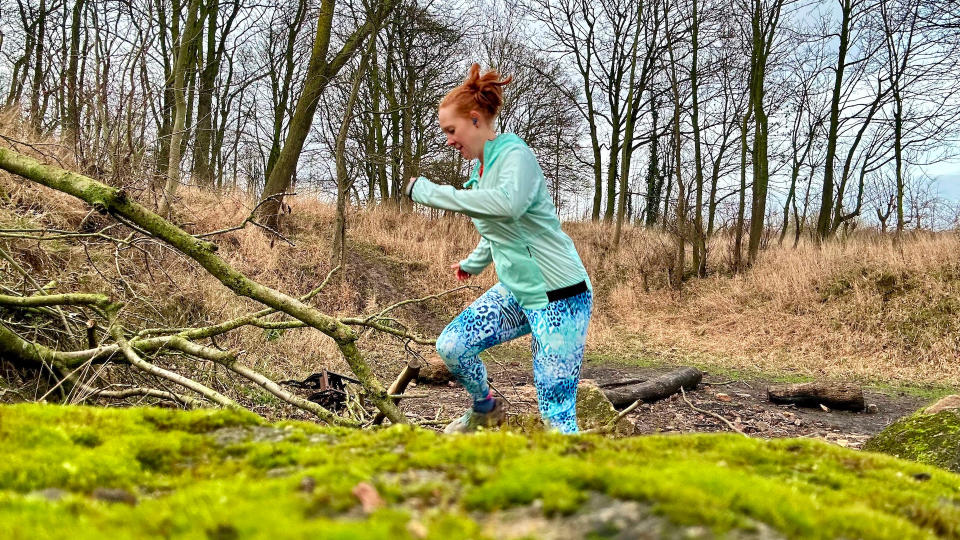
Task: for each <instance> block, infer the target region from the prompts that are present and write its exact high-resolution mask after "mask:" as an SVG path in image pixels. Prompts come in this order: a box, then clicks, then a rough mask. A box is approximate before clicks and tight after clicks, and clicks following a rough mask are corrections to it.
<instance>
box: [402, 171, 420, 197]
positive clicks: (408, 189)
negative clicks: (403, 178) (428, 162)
mask: <svg viewBox="0 0 960 540" xmlns="http://www.w3.org/2000/svg"><path fill="white" fill-rule="evenodd" d="M417 178H418V177H416V176H411V177H410V178H409V179H408V180H407V182H406V183H405V184H404V185H403V194H404V196H406V197H413V192H412V189H413V183H414V182H416V181H417Z"/></svg>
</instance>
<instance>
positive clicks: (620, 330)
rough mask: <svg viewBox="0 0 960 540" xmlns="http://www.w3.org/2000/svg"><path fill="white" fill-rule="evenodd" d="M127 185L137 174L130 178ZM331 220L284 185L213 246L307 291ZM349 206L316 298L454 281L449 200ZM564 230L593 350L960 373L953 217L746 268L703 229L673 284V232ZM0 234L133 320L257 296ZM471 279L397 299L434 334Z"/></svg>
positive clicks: (223, 206) (464, 222)
mask: <svg viewBox="0 0 960 540" xmlns="http://www.w3.org/2000/svg"><path fill="white" fill-rule="evenodd" d="M4 122H6V125H4ZM10 122H11V120H10V119H9V118H6V117H5V118H0V132H2V133H4V134H6V135H7V136H8V137H16V138H18V139H20V140H24V139H27V138H29V137H30V134H29V133H27V132H25V131H24V128H23V127H22V126H21V125H19V124H16V125H14V126H13V127H11V124H10ZM31 140H32V141H34V143H32V144H34V147H33V148H26V150H27V151H28V152H29V153H33V154H35V155H38V154H41V153H43V154H48V155H47V157H46V158H45V159H46V160H47V161H50V159H51V158H56V159H59V160H61V161H63V162H65V163H67V162H69V156H67V155H66V154H65V153H63V151H62V149H60V148H59V147H57V146H56V144H55V141H53V142H51V141H39V142H38V141H37V140H36V139H31ZM46 145H49V146H46ZM21 150H23V148H21ZM50 154H53V155H50ZM128 185H129V186H133V187H134V191H135V186H136V185H137V183H136V182H134V181H133V180H131V181H130V183H129V184H128ZM0 194H2V195H3V196H2V201H0V202H2V205H0V206H2V208H0V225H2V226H3V227H30V226H43V227H53V228H62V229H76V228H78V227H80V226H81V223H83V222H86V223H92V224H99V225H103V224H106V223H108V222H109V218H105V217H102V216H97V215H95V214H90V213H89V212H88V210H87V209H86V208H85V207H84V206H83V205H78V204H77V202H76V200H74V199H72V198H71V197H68V196H66V195H63V194H60V193H55V192H52V191H51V190H48V189H45V188H42V187H39V186H36V185H32V184H30V183H28V182H25V181H22V180H18V179H15V178H12V177H11V176H9V175H2V174H0ZM145 198H146V197H145V196H141V197H140V199H141V200H144V199H145ZM250 207H251V203H250V201H249V200H247V198H246V197H244V196H243V194H240V193H232V194H225V195H217V194H213V193H206V192H200V191H197V190H191V189H183V190H181V201H180V204H179V206H178V215H177V217H176V220H177V221H178V222H179V223H181V224H183V226H184V227H185V228H187V229H188V230H190V231H192V232H201V231H211V230H217V229H221V228H225V227H229V226H232V225H234V224H237V223H239V222H241V221H242V220H243V219H244V218H245V217H246V216H247V215H248V214H249V211H250ZM333 220H334V215H333V208H332V206H331V205H328V204H323V203H320V202H318V201H317V200H316V199H313V198H310V197H306V196H304V197H299V198H297V199H296V200H294V201H292V214H291V215H290V216H289V217H288V218H287V221H286V223H285V234H286V235H287V236H288V237H289V238H290V239H291V240H293V242H295V244H296V245H295V246H289V245H287V244H285V243H283V242H279V241H276V242H273V241H271V239H270V238H269V237H268V236H267V235H265V234H263V233H261V232H260V231H258V230H256V229H253V228H250V227H248V228H247V229H244V230H242V231H236V232H231V233H227V234H224V235H221V236H219V237H218V239H217V242H218V243H219V244H220V245H221V250H220V253H221V255H223V256H224V257H225V258H226V259H227V260H228V261H229V262H230V263H231V264H233V265H235V266H236V267H237V268H238V269H239V270H241V271H243V272H244V273H246V274H247V275H249V276H250V277H251V278H253V279H256V280H258V281H260V282H261V283H264V284H266V285H269V286H271V287H276V288H278V289H280V290H283V291H285V292H288V293H290V294H302V293H304V292H306V291H308V290H310V289H311V288H313V287H314V286H315V285H316V284H318V283H319V282H320V281H321V280H322V279H323V277H324V276H325V275H326V273H327V272H328V271H329V269H330V262H329V258H330V253H329V250H330V241H329V238H330V235H331V232H332V224H333ZM349 223H350V228H349V231H348V235H349V245H350V248H351V249H350V255H349V262H348V268H347V272H346V275H347V279H346V281H345V282H343V283H340V282H336V283H335V284H334V285H332V286H330V287H329V288H328V290H327V291H325V292H324V294H322V295H320V296H318V297H317V299H316V300H315V305H317V306H318V307H320V308H321V309H323V310H325V311H326V312H328V313H332V314H350V315H355V314H360V313H370V312H372V311H374V310H377V309H379V308H382V307H384V306H386V305H389V304H390V303H393V302H395V301H397V300H399V299H402V298H411V297H417V296H424V295H428V294H435V293H438V292H440V291H443V290H447V289H450V288H453V287H455V286H457V285H458V284H457V283H456V281H455V280H454V279H453V277H452V273H451V271H450V269H449V266H450V264H452V263H454V262H456V261H458V260H460V259H461V258H462V257H464V256H465V255H466V254H467V253H469V252H470V250H472V249H473V247H474V246H475V244H476V242H477V240H478V238H479V237H478V236H477V234H476V232H475V230H474V228H473V226H472V224H471V223H470V221H469V220H468V219H466V218H464V217H462V216H439V215H430V214H425V213H419V212H414V213H401V212H398V211H397V210H395V209H392V208H388V207H372V208H368V209H359V210H354V211H352V212H351V215H350V217H349ZM564 229H565V230H566V231H567V232H568V233H569V234H570V235H571V237H572V238H573V239H574V242H575V243H576V245H577V247H578V250H579V252H580V254H581V256H582V258H583V260H584V262H585V264H586V266H587V269H588V272H589V273H590V276H591V279H592V280H593V283H594V286H595V291H596V294H595V296H596V304H595V317H594V320H593V323H592V325H591V330H590V335H589V338H588V340H589V341H588V347H589V349H590V350H592V351H594V352H599V353H601V354H603V355H605V356H621V357H624V358H625V359H629V357H630V356H631V355H636V354H639V353H641V352H642V353H645V354H649V355H654V356H660V357H664V358H668V359H674V360H676V361H685V360H686V361H689V360H690V359H691V358H693V359H695V360H696V361H697V362H699V363H703V364H707V365H718V366H723V367H729V368H736V369H757V370H763V371H775V372H796V373H799V374H803V375H811V376H829V377H835V378H851V377H853V378H861V379H868V380H895V381H911V382H928V383H934V382H936V383H949V384H960V363H958V362H957V360H958V358H960V239H958V237H957V236H956V235H955V234H951V233H941V234H917V235H911V236H908V237H906V238H905V239H904V241H903V242H902V243H901V244H900V245H899V246H896V247H895V246H894V245H893V244H892V242H891V239H890V238H888V237H880V236H878V235H859V236H854V237H852V238H849V239H847V240H845V241H843V242H836V243H831V244H828V245H826V246H823V247H818V246H815V245H812V244H809V243H803V244H801V246H800V247H799V248H797V249H791V248H786V247H775V246H774V247H770V248H769V249H767V250H766V251H764V252H763V254H762V257H761V259H760V260H759V261H758V263H757V264H756V265H755V266H754V267H753V268H752V269H750V270H749V271H747V272H744V273H742V274H733V273H732V272H730V271H729V263H728V261H729V259H730V253H731V249H730V246H731V241H730V239H729V238H727V237H725V236H723V235H720V236H717V237H716V238H715V239H714V240H713V241H712V242H711V245H710V253H711V267H710V268H711V271H712V272H713V274H712V275H711V276H710V277H708V278H705V279H691V280H688V281H687V282H686V284H685V286H684V289H683V291H682V292H680V293H677V292H675V291H671V290H669V289H667V287H666V283H667V270H668V268H669V259H670V257H671V254H672V252H673V246H674V244H673V239H672V237H671V236H670V235H668V234H666V233H662V232H658V231H650V230H646V229H643V228H635V227H630V226H627V227H626V228H625V230H624V235H623V241H622V244H621V246H620V247H619V248H617V249H615V248H613V246H612V245H611V239H612V235H613V233H612V227H610V226H608V225H605V224H597V223H567V224H565V225H564ZM4 244H5V249H8V250H10V251H11V252H12V253H14V256H15V257H17V258H18V260H20V261H22V264H24V265H25V266H26V267H28V268H29V269H30V270H31V272H34V273H35V274H36V275H37V277H38V280H41V279H45V280H52V279H56V280H57V281H58V282H59V283H60V290H84V291H91V290H95V291H102V292H108V293H110V294H113V295H114V296H116V297H119V298H121V299H124V300H126V301H127V302H128V305H129V306H130V307H129V308H128V310H127V313H128V316H129V318H130V321H129V323H128V324H130V325H131V326H134V327H138V328H143V327H149V326H164V325H165V326H177V325H197V324H204V323H206V322H214V321H219V320H223V319H225V318H228V317H232V316H236V315H238V314H241V313H245V312H247V311H249V310H251V309H254V308H255V307H256V306H254V304H253V303H252V302H251V301H248V300H244V299H240V298H237V297H235V296H234V295H233V294H232V293H230V292H229V291H228V290H227V289H226V288H225V287H223V286H222V285H221V284H220V283H219V282H217V281H216V280H215V279H213V278H212V277H210V276H209V275H207V274H206V273H205V272H203V271H202V270H199V269H198V268H197V267H196V265H194V264H193V263H192V262H190V261H188V260H185V259H184V258H183V257H181V256H178V255H176V254H174V253H172V252H171V251H169V250H166V249H162V248H161V247H160V246H156V245H153V246H147V252H148V254H149V256H148V255H144V254H143V253H139V252H137V251H135V250H127V251H121V252H120V253H119V254H117V253H115V251H114V249H113V246H109V245H103V244H90V245H88V246H87V248H86V249H84V248H83V247H82V246H80V245H77V244H76V243H63V242H56V243H53V242H51V243H43V244H42V245H40V244H38V243H36V242H29V241H10V242H4ZM688 260H689V259H688ZM2 277H3V281H4V282H5V283H6V284H7V285H8V286H10V285H11V284H12V283H14V281H16V277H15V276H12V275H11V274H10V273H9V272H8V273H6V274H3V275H2ZM495 279H496V277H495V274H494V272H493V271H491V270H488V271H487V272H485V273H484V274H483V275H481V276H478V277H476V278H474V279H472V280H471V281H470V282H469V283H470V284H473V285H477V286H478V287H480V288H486V287H489V286H490V285H492V284H493V283H494V281H495ZM477 294H479V293H478V292H466V293H458V294H456V295H451V296H450V297H446V298H443V299H441V300H439V301H432V302H430V303H428V304H426V305H424V306H422V307H418V308H413V309H408V310H405V311H402V312H401V314H400V315H401V318H403V319H404V320H405V321H406V322H407V323H409V324H411V325H412V326H413V327H415V328H417V329H419V330H422V331H423V332H425V333H433V334H435V333H437V332H438V331H439V330H440V329H441V328H442V327H443V325H444V324H445V323H446V322H447V321H448V320H449V319H450V318H451V317H452V316H453V315H454V314H456V313H457V312H458V311H459V310H460V309H462V308H463V307H464V306H465V305H467V304H468V303H469V302H470V301H471V300H472V299H473V298H475V297H476V296H477ZM636 336H640V337H639V339H637V338H636ZM220 345H222V346H228V347H232V348H235V349H240V350H243V351H245V358H246V361H247V362H249V363H250V364H251V365H253V366H255V367H257V368H260V369H264V370H265V371H267V372H268V373H271V374H273V375H275V376H281V377H288V376H299V375H303V374H305V373H309V372H312V371H316V370H317V369H318V368H320V367H334V368H340V369H344V368H345V366H343V365H342V364H340V360H339V355H338V353H337V350H336V347H335V346H334V344H333V343H332V342H331V341H330V340H329V339H327V338H326V337H325V336H323V335H321V334H320V333H319V332H313V331H307V330H295V331H289V332H287V333H286V334H285V335H284V336H283V337H282V338H281V339H278V340H272V341H268V340H267V339H266V335H265V334H264V332H263V331H261V330H254V329H246V330H242V331H239V332H235V333H234V334H232V335H230V336H228V337H227V338H225V339H224V340H223V341H221V342H220ZM363 345H364V346H365V350H367V351H368V354H369V355H370V357H371V358H372V359H374V360H375V362H376V363H379V364H380V365H385V364H386V365H391V366H396V365H398V364H399V361H400V360H402V359H403V352H402V347H401V345H400V344H398V343H397V342H396V341H395V340H391V339H386V338H382V337H377V336H368V337H366V338H365V341H364V343H363Z"/></svg>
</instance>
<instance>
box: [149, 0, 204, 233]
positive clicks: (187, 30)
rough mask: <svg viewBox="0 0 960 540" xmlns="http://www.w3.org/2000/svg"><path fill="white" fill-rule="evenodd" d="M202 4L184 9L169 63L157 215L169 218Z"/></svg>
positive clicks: (195, 0)
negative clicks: (169, 115) (169, 120)
mask: <svg viewBox="0 0 960 540" xmlns="http://www.w3.org/2000/svg"><path fill="white" fill-rule="evenodd" d="M201 3H202V0H190V4H189V6H188V7H187V22H186V23H185V24H184V26H183V32H182V33H181V34H180V43H179V46H178V47H177V49H176V58H175V59H174V62H173V99H174V113H173V128H172V131H171V133H170V146H169V150H168V151H169V152H170V155H169V159H168V161H167V182H166V185H165V186H164V188H163V202H162V204H161V206H160V214H161V215H165V216H169V215H170V211H171V205H172V204H173V197H174V195H175V194H176V191H177V186H179V185H180V156H181V151H182V146H181V145H182V143H183V133H184V129H185V127H186V126H185V122H186V119H187V98H186V95H185V91H184V90H185V86H186V84H187V81H186V75H187V70H188V68H189V63H190V60H192V59H194V54H193V47H192V45H193V42H194V41H195V40H196V39H197V37H198V36H199V35H200V30H201V29H202V27H203V18H202V15H201V10H200V5H201Z"/></svg>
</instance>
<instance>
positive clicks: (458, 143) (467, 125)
mask: <svg viewBox="0 0 960 540" xmlns="http://www.w3.org/2000/svg"><path fill="white" fill-rule="evenodd" d="M474 115H476V116H474ZM437 117H438V120H439V121H440V129H441V130H443V134H444V135H446V137H447V146H452V147H454V148H456V149H457V150H459V151H460V154H461V155H462V156H463V157H464V159H476V158H478V157H480V153H481V152H482V151H483V145H484V143H486V142H487V137H486V135H487V133H486V132H487V130H486V129H484V128H485V127H486V126H485V122H484V121H483V119H482V118H480V115H479V114H477V112H476V111H470V114H469V115H463V114H458V113H457V111H456V110H455V109H454V108H453V107H449V106H448V107H441V108H440V110H439V111H437ZM474 119H476V120H477V123H476V124H474V123H473V120H474Z"/></svg>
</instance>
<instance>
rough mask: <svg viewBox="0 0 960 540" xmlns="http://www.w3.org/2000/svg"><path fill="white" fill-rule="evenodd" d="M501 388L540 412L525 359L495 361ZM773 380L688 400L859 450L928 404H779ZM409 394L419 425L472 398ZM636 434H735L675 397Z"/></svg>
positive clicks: (736, 384)
mask: <svg viewBox="0 0 960 540" xmlns="http://www.w3.org/2000/svg"><path fill="white" fill-rule="evenodd" d="M487 367H488V370H489V375H490V376H491V377H492V379H493V383H492V384H493V386H494V388H495V389H496V390H497V391H499V393H500V395H502V396H503V397H505V398H506V399H507V400H508V401H509V402H510V411H509V412H510V414H534V413H536V411H537V407H536V393H535V390H534V387H533V373H532V370H531V368H530V367H529V366H528V365H525V364H524V363H523V362H522V361H518V360H508V361H488V362H487ZM671 369H673V368H672V367H660V368H640V367H624V366H609V365H597V364H587V365H585V366H584V370H583V378H585V379H594V380H596V381H598V382H599V383H605V382H612V381H617V380H624V379H630V378H640V379H649V378H652V377H655V376H657V375H660V374H662V373H665V372H667V371H670V370H671ZM769 384H771V381H769V380H763V379H751V380H736V381H731V380H730V379H729V378H725V379H722V378H720V377H718V376H714V375H712V374H710V373H705V374H704V378H703V382H702V384H701V385H700V386H699V388H697V390H695V391H692V392H687V399H688V400H689V401H690V403H691V404H693V405H694V406H696V407H698V408H701V409H704V410H708V411H711V412H714V413H716V414H719V415H721V416H723V417H724V418H726V419H727V420H729V421H730V422H732V423H733V424H734V425H736V426H737V427H738V428H739V429H741V430H742V431H743V432H744V433H746V434H748V435H750V436H754V437H763V438H775V437H813V438H819V439H823V440H827V441H830V442H833V443H836V444H839V445H842V446H847V447H851V448H860V446H861V445H862V444H863V443H864V442H865V441H866V440H867V439H869V438H870V437H871V436H872V435H874V434H875V433H877V432H879V431H880V430H882V429H883V428H884V427H885V426H887V425H888V424H890V423H891V422H893V421H894V420H896V419H897V418H900V417H901V416H904V415H907V414H910V413H912V412H913V411H915V410H917V409H918V408H919V407H921V406H922V405H923V404H925V403H927V402H928V401H929V399H927V398H922V397H917V396H912V395H908V394H905V393H902V392H894V393H880V392H875V391H869V390H867V391H865V393H864V397H865V398H866V402H867V403H873V404H875V405H877V412H876V413H873V414H867V413H851V412H844V411H829V412H828V411H824V410H821V409H807V408H798V407H795V406H792V405H791V406H783V405H776V404H774V403H771V402H770V401H768V400H767V396H766V389H767V386H768V385H769ZM408 391H412V392H416V393H417V394H426V395H427V396H428V397H426V398H420V399H410V400H405V401H404V402H403V403H402V405H401V408H402V409H403V410H404V411H405V412H406V413H407V414H408V415H410V416H411V417H412V419H414V420H434V419H450V418H453V417H455V416H457V415H459V414H460V413H461V412H462V411H464V410H465V409H466V407H467V406H468V405H469V400H468V398H467V395H466V393H465V392H464V391H463V390H462V389H461V388H459V387H458V386H455V385H453V384H452V383H451V384H449V385H446V386H435V385H420V386H419V387H417V388H412V389H410V390H408ZM629 418H630V420H631V421H632V422H633V423H634V424H635V426H636V434H638V435H646V434H652V433H704V432H717V431H730V429H729V427H728V426H727V425H726V424H725V423H724V422H722V421H720V420H718V419H716V418H714V417H712V416H710V415H707V414H703V413H700V412H697V411H695V410H693V408H692V407H691V406H690V405H689V404H687V403H686V402H685V401H684V400H683V398H682V397H681V396H680V395H679V394H676V395H674V396H672V397H670V398H668V399H664V400H661V401H658V402H656V403H651V404H643V405H641V406H640V407H639V408H638V409H637V410H636V411H634V412H633V413H631V414H630V415H629Z"/></svg>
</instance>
